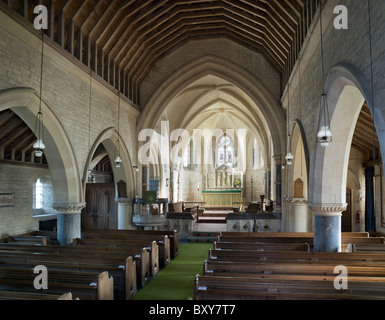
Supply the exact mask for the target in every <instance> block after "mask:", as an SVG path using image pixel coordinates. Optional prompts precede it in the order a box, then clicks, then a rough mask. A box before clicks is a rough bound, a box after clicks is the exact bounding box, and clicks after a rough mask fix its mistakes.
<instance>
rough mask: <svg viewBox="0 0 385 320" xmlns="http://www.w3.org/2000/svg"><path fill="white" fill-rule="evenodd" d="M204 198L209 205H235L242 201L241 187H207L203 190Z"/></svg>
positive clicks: (207, 205)
mask: <svg viewBox="0 0 385 320" xmlns="http://www.w3.org/2000/svg"><path fill="white" fill-rule="evenodd" d="M202 200H203V202H205V203H206V208H208V207H233V205H235V203H236V202H238V203H239V202H241V201H242V190H240V189H207V190H203V191H202Z"/></svg>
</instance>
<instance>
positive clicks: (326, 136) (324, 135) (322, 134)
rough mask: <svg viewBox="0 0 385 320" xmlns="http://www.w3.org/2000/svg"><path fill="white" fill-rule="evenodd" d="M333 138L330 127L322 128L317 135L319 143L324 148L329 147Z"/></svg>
mask: <svg viewBox="0 0 385 320" xmlns="http://www.w3.org/2000/svg"><path fill="white" fill-rule="evenodd" d="M332 140H333V136H332V132H331V131H330V129H329V127H328V126H322V127H321V128H320V130H319V131H318V134H317V141H318V143H320V144H321V146H322V147H327V146H328V145H329V144H330V142H332Z"/></svg>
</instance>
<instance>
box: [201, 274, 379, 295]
mask: <svg viewBox="0 0 385 320" xmlns="http://www.w3.org/2000/svg"><path fill="white" fill-rule="evenodd" d="M384 289H385V282H381V281H379V282H365V281H363V282H361V281H352V282H349V286H348V289H347V290H336V289H335V288H334V282H333V281H331V280H303V279H302V280H284V279H262V280H261V279H253V278H245V277H221V276H215V277H214V276H200V275H197V276H196V278H195V289H194V299H195V300H241V299H247V300H267V299H276V300H278V299H285V300H290V299H294V300H300V299H305V300H312V299H316V300H321V299H322V300H324V299H328V300H332V299H340V300H346V299H354V300H357V299H358V300H384V299H385V290H384Z"/></svg>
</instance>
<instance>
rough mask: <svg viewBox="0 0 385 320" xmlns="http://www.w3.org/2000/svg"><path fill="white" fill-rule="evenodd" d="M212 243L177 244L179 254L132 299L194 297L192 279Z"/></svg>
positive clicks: (201, 268) (180, 298) (182, 298)
mask: <svg viewBox="0 0 385 320" xmlns="http://www.w3.org/2000/svg"><path fill="white" fill-rule="evenodd" d="M212 247H213V244H212V243H189V244H179V254H178V256H177V257H176V258H175V259H174V260H172V261H171V263H170V264H169V265H168V266H167V267H165V268H163V269H162V270H161V271H160V272H159V273H158V274H157V275H156V276H155V277H154V278H153V279H151V281H150V283H149V284H147V285H146V286H145V287H144V288H143V289H141V290H140V291H139V292H138V293H137V295H136V296H135V298H134V300H187V299H189V298H193V297H194V279H195V276H196V275H197V274H198V273H199V274H202V271H203V262H204V261H205V260H207V256H208V252H209V250H210V249H211V248H212Z"/></svg>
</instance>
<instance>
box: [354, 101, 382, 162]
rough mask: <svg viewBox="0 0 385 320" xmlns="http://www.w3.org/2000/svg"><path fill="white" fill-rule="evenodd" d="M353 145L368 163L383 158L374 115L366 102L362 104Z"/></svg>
mask: <svg viewBox="0 0 385 320" xmlns="http://www.w3.org/2000/svg"><path fill="white" fill-rule="evenodd" d="M352 147H353V148H355V149H357V150H359V151H361V152H362V154H363V162H364V163H368V162H370V161H373V160H374V155H373V153H374V154H375V159H376V160H377V161H378V160H381V152H380V142H379V140H378V136H377V131H376V130H375V128H374V123H373V117H372V114H371V112H370V110H369V107H368V104H367V103H366V102H365V103H364V105H363V106H362V109H361V112H360V115H359V117H358V120H357V124H356V129H355V131H354V135H353V141H352Z"/></svg>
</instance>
